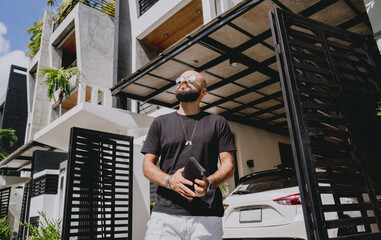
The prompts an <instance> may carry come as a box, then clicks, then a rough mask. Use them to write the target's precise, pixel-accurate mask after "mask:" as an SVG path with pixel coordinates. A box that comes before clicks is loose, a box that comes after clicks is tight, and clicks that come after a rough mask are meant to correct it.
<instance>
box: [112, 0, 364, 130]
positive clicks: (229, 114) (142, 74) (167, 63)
mask: <svg viewBox="0 0 381 240" xmlns="http://www.w3.org/2000/svg"><path fill="white" fill-rule="evenodd" d="M275 7H277V8H281V9H284V10H289V11H292V12H294V13H297V14H300V15H302V16H305V17H309V18H311V19H315V20H318V21H320V22H324V23H327V24H330V25H333V26H338V27H341V28H343V29H346V30H349V31H352V32H355V33H359V34H362V35H371V34H372V30H371V27H370V23H369V19H368V15H367V13H366V10H365V6H364V2H363V1H362V0H331V1H318V0H308V1H307V0H306V1H295V0H250V1H242V2H241V3H240V4H238V5H236V6H235V7H234V8H232V9H231V10H229V11H228V12H226V13H224V14H222V15H220V16H219V17H217V18H216V19H214V20H212V21H211V22H209V23H208V24H206V25H204V26H202V27H201V28H200V29H198V30H197V31H195V32H193V33H191V34H189V35H187V36H186V37H185V38H183V39H182V40H180V41H179V42H177V43H176V44H174V45H173V46H171V47H170V48H168V49H167V50H165V51H163V52H162V53H161V54H160V55H159V56H157V57H156V58H155V59H153V60H152V61H151V62H149V63H148V64H147V65H145V66H143V67H142V68H140V69H139V70H138V71H136V72H135V73H133V74H132V75H130V76H128V77H126V78H124V79H122V80H121V81H120V82H118V83H117V84H116V85H115V86H113V87H112V88H111V91H112V94H113V95H114V96H117V97H119V98H131V99H136V100H139V101H142V102H148V103H151V104H156V105H160V106H165V107H169V108H178V105H179V102H178V101H177V100H176V98H175V90H176V89H175V79H176V78H177V77H178V76H179V75H180V74H181V73H182V72H184V71H185V70H190V69H192V70H196V71H198V72H201V73H202V74H203V76H204V77H205V78H206V80H207V82H208V94H207V95H206V96H205V97H204V98H203V100H202V102H201V108H202V110H204V111H207V112H211V113H215V114H221V115H223V116H224V117H225V118H226V119H228V120H231V121H236V122H240V123H244V124H247V125H252V126H256V127H260V128H264V129H267V130H270V131H274V132H278V133H283V134H288V129H287V119H286V113H285V108H284V104H283V96H282V90H281V86H280V82H279V75H278V65H277V61H276V56H275V49H274V46H273V45H274V43H273V40H272V34H271V28H270V20H269V14H268V13H269V12H270V11H273V9H274V8H275ZM234 59H237V60H238V61H239V63H240V64H239V65H238V66H235V67H233V66H232V65H231V64H230V61H232V60H234Z"/></svg>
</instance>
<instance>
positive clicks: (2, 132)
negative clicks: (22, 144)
mask: <svg viewBox="0 0 381 240" xmlns="http://www.w3.org/2000/svg"><path fill="white" fill-rule="evenodd" d="M3 137H6V138H8V140H9V143H10V145H11V146H13V144H15V143H16V142H17V136H16V134H15V130H13V129H0V141H1V139H2V138H3Z"/></svg>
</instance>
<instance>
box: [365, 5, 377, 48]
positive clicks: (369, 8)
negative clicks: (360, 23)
mask: <svg viewBox="0 0 381 240" xmlns="http://www.w3.org/2000/svg"><path fill="white" fill-rule="evenodd" d="M364 4H365V8H366V12H367V13H368V16H369V20H370V23H371V26H372V29H373V33H374V35H373V36H374V39H375V40H376V42H377V46H378V49H379V50H380V52H381V15H380V13H381V1H376V0H364Z"/></svg>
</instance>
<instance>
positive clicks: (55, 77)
mask: <svg viewBox="0 0 381 240" xmlns="http://www.w3.org/2000/svg"><path fill="white" fill-rule="evenodd" d="M80 74H81V72H80V71H79V69H78V68H77V67H72V68H69V69H64V68H60V69H56V68H49V67H46V68H43V69H41V70H40V71H38V74H37V79H38V80H39V81H40V82H41V84H42V85H43V86H45V87H47V92H48V98H49V99H50V100H52V99H54V101H56V98H55V96H54V93H55V91H56V89H57V90H59V94H58V101H57V102H58V104H59V116H61V104H62V101H63V99H64V97H69V96H70V93H71V86H70V81H69V80H70V79H71V78H72V77H74V76H76V77H77V81H78V80H79V77H80Z"/></svg>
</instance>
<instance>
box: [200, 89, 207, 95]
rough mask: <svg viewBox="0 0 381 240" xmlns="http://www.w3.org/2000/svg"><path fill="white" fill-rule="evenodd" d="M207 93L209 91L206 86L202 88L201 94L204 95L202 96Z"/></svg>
mask: <svg viewBox="0 0 381 240" xmlns="http://www.w3.org/2000/svg"><path fill="white" fill-rule="evenodd" d="M207 93H208V90H206V88H203V89H202V90H201V95H202V96H205V95H206V94H207Z"/></svg>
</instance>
